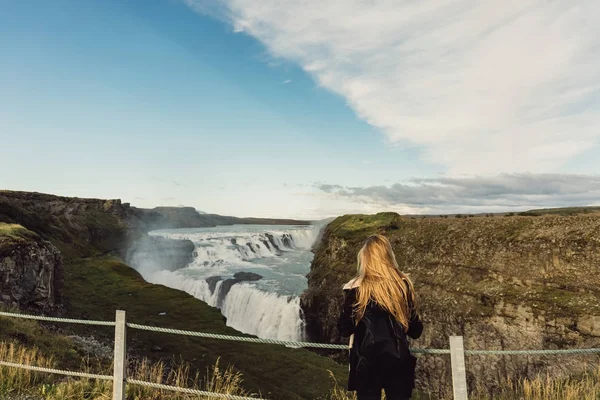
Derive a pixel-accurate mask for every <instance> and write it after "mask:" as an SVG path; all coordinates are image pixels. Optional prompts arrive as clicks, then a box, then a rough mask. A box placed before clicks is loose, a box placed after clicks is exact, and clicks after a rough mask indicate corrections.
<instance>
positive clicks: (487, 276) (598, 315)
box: [301, 213, 600, 398]
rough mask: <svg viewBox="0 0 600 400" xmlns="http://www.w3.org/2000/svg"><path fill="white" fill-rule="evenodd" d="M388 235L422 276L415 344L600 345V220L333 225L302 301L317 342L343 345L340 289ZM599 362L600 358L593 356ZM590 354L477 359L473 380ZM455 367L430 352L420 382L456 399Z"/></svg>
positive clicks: (575, 361)
mask: <svg viewBox="0 0 600 400" xmlns="http://www.w3.org/2000/svg"><path fill="white" fill-rule="evenodd" d="M374 233H382V234H384V235H386V236H388V237H389V238H390V240H391V242H392V244H393V246H394V251H395V254H396V257H397V260H398V263H399V265H400V268H401V269H402V270H404V271H405V272H407V273H409V274H410V276H411V277H412V279H413V281H414V283H415V286H416V289H417V291H418V294H419V296H420V300H421V311H422V316H423V319H424V322H425V331H424V334H423V337H422V338H421V339H419V340H418V341H417V342H416V343H415V346H418V347H425V348H448V337H449V336H450V335H463V336H464V338H465V347H466V348H467V349H496V350H497V349H556V348H577V347H581V348H586V347H599V346H600V334H599V332H600V215H599V214H586V215H575V216H538V217H522V216H506V217H476V218H408V217H400V216H398V215H397V214H394V213H385V214H378V215H374V216H364V215H363V216H361V215H356V216H344V217H340V218H338V219H336V220H335V221H334V222H332V223H331V224H329V226H328V227H327V228H326V230H325V232H324V234H323V238H322V241H321V243H320V245H319V246H318V248H317V250H316V254H315V257H314V260H313V263H312V266H311V272H310V273H309V275H308V281H309V282H308V285H309V288H308V290H307V291H306V292H305V293H304V294H303V296H302V299H301V303H302V304H301V305H302V308H303V312H304V315H305V319H306V324H307V331H308V334H309V336H310V338H311V340H316V341H322V342H335V343H338V342H343V340H342V339H341V338H340V337H339V335H338V333H337V330H336V321H337V317H338V315H339V312H340V306H341V301H342V290H341V287H342V285H343V284H344V282H346V281H347V280H349V279H350V278H351V277H352V276H353V275H354V274H355V272H356V254H357V252H358V250H359V249H360V247H361V245H362V243H363V242H364V240H365V239H366V238H367V237H368V236H369V235H371V234H374ZM587 360H589V358H588V359H587ZM585 361H586V358H585V357H583V356H570V357H568V356H561V357H560V358H559V357H558V356H547V357H540V356H531V357H527V356H505V357H499V356H485V357H484V356H471V357H468V358H467V375H468V381H469V385H470V386H471V387H472V388H473V387H475V386H476V385H484V386H486V387H488V388H489V389H490V390H493V388H494V386H495V385H497V384H498V381H499V380H500V379H502V378H503V377H510V378H513V379H514V378H516V377H519V376H532V375H534V374H536V373H538V372H542V373H546V372H548V373H550V374H552V375H553V376H561V375H567V374H570V373H577V372H578V371H581V370H582V368H583V367H584V365H585ZM449 374H450V362H449V358H448V357H446V356H423V357H420V359H419V363H418V371H417V376H418V378H417V384H418V387H419V388H420V389H422V390H424V391H425V392H430V393H433V394H434V397H436V398H446V397H447V396H448V394H449V390H448V389H449V383H450V382H451V378H450V375H449Z"/></svg>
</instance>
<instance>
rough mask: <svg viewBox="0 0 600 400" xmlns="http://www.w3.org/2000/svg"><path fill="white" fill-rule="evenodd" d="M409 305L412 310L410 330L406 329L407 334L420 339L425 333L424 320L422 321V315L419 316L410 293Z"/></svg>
mask: <svg viewBox="0 0 600 400" xmlns="http://www.w3.org/2000/svg"><path fill="white" fill-rule="evenodd" d="M408 307H409V310H410V321H409V323H408V330H407V331H406V335H407V336H409V337H411V338H413V339H418V338H419V337H421V334H422V333H423V322H422V321H421V317H420V316H419V314H418V312H417V310H416V307H415V306H414V304H413V302H412V301H410V294H409V301H408Z"/></svg>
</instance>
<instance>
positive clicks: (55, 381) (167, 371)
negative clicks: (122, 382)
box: [0, 343, 255, 400]
mask: <svg viewBox="0 0 600 400" xmlns="http://www.w3.org/2000/svg"><path fill="white" fill-rule="evenodd" d="M0 360H3V361H8V362H13V363H17V364H26V365H35V366H42V367H46V368H60V367H57V365H56V362H55V361H54V360H53V359H52V358H46V357H44V356H43V355H42V354H40V352H39V351H38V350H37V349H35V348H33V349H29V348H26V347H23V346H20V345H18V344H14V343H0ZM81 371H84V372H88V373H101V374H105V375H111V371H106V366H102V364H101V363H100V362H99V361H98V362H92V361H91V360H90V359H83V360H82V367H81ZM128 376H129V377H131V378H133V379H137V380H144V381H148V382H153V383H162V384H166V385H172V386H180V387H189V388H193V389H198V390H204V391H209V392H217V393H223V394H231V395H237V396H246V397H254V396H255V395H254V394H252V393H249V392H248V391H246V390H245V389H244V388H242V375H241V373H239V372H237V371H235V370H234V369H233V367H232V366H228V367H226V368H222V367H221V365H220V364H219V360H217V362H216V363H215V364H214V365H213V366H212V368H211V369H209V370H208V371H207V373H206V375H205V376H204V377H202V376H200V374H194V375H192V374H191V372H190V365H189V364H187V363H185V362H179V363H177V364H175V365H172V366H167V365H166V364H164V363H162V362H159V363H150V362H149V361H148V360H146V359H143V360H141V361H139V362H134V363H132V364H131V365H130V366H129V368H128ZM11 394H13V395H14V394H33V395H39V396H41V398H43V399H45V400H75V399H89V400H110V399H111V398H112V382H111V381H100V380H95V379H87V378H81V379H74V378H67V377H57V376H55V375H49V374H43V373H38V372H32V371H28V370H24V369H17V368H10V367H4V366H0V398H5V397H8V396H9V395H11ZM127 399H128V400H159V399H165V400H184V399H185V400H191V399H194V400H200V399H202V400H204V399H206V400H208V399H209V398H207V397H204V396H193V395H187V394H178V393H176V392H171V391H163V390H158V389H153V388H147V387H143V386H139V385H127ZM211 399H212V398H211Z"/></svg>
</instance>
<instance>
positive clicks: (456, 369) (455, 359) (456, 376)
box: [450, 336, 467, 400]
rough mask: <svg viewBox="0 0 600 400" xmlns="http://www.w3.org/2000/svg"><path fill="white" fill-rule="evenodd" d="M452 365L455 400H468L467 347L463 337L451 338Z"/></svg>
mask: <svg viewBox="0 0 600 400" xmlns="http://www.w3.org/2000/svg"><path fill="white" fill-rule="evenodd" d="M450 363H451V366H452V389H453V392H454V400H467V373H466V370H465V346H464V342H463V337H462V336H450Z"/></svg>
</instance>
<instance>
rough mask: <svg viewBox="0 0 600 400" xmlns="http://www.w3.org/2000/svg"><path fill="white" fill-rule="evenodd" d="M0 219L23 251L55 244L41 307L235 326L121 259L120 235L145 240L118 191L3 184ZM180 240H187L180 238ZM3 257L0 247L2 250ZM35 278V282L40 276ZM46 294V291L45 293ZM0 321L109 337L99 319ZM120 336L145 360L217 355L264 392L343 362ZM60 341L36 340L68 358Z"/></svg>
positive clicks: (312, 393)
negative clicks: (56, 276)
mask: <svg viewBox="0 0 600 400" xmlns="http://www.w3.org/2000/svg"><path fill="white" fill-rule="evenodd" d="M0 222H2V223H5V224H4V225H2V226H3V227H4V228H3V230H2V231H0V246H2V247H3V248H4V244H5V243H9V242H10V246H11V247H10V248H11V251H18V252H22V253H23V254H25V253H26V252H27V246H35V245H37V242H38V241H39V243H40V245H43V246H51V247H48V248H49V249H50V248H55V249H57V252H58V251H59V252H60V260H58V259H57V260H55V261H56V262H55V263H54V264H53V268H54V270H55V271H59V272H60V273H61V274H64V281H63V280H61V285H57V286H55V288H60V296H59V297H60V299H61V300H60V304H59V305H57V306H56V307H42V308H43V309H45V310H46V312H47V313H48V314H52V315H63V316H67V317H73V318H83V319H114V312H115V310H116V309H122V310H126V311H127V315H128V320H129V322H135V323H140V324H149V325H159V326H167V327H173V328H179V329H187V330H198V331H204V332H213V333H221V334H229V335H239V334H240V333H239V332H237V331H235V330H234V329H232V328H229V327H227V326H226V325H225V321H224V318H223V317H222V316H221V314H220V312H219V311H218V310H217V309H215V308H212V307H210V306H208V305H207V304H205V303H203V302H201V301H199V300H197V299H195V298H194V297H192V296H190V295H188V294H186V293H184V292H181V291H177V290H174V289H170V288H167V287H165V286H162V285H152V284H149V283H147V282H145V281H144V280H143V279H142V278H141V276H140V275H139V274H138V273H137V272H136V271H135V270H133V269H132V268H129V267H128V266H127V265H126V264H124V263H123V261H122V260H123V258H124V256H125V255H126V254H127V250H128V245H129V244H130V243H132V242H138V241H147V240H149V239H148V236H147V235H146V234H145V233H144V232H145V231H146V230H147V229H149V228H150V227H151V224H150V223H149V222H148V220H147V219H145V218H144V217H143V215H141V214H140V212H139V210H138V209H134V208H132V207H130V206H129V205H128V204H123V203H121V202H120V201H119V200H98V199H76V198H67V197H59V196H51V195H44V194H38V193H23V192H6V191H4V192H0ZM8 224H11V225H8ZM15 224H19V225H20V227H17V226H16V225H15ZM21 227H22V228H21ZM163 245H165V246H169V243H166V242H163ZM175 246H176V247H177V246H179V245H175ZM181 247H182V248H184V249H185V248H187V246H186V245H185V243H184V244H182V245H181ZM6 248H8V245H7V246H6ZM170 248H172V246H170ZM6 259H7V258H6V257H2V260H6ZM59 261H60V262H59ZM0 262H1V260H0ZM21 264H22V265H23V268H25V269H26V270H27V271H32V267H30V266H29V265H30V264H27V263H21ZM11 265H12V264H11ZM0 275H2V279H4V278H5V277H6V275H4V272H3V270H2V268H1V264H0ZM44 282H45V281H44ZM39 286H40V287H44V284H41V285H39ZM46 286H47V285H46ZM34 293H36V292H35V290H34ZM46 293H47V291H46ZM57 294H58V293H57ZM46 298H47V299H48V301H50V297H49V296H46ZM53 301H54V300H53ZM9 303H10V302H9ZM31 303H32V304H25V305H23V307H22V309H27V310H30V311H36V310H38V311H39V307H36V306H35V304H34V303H35V301H32V302H31ZM9 305H10V304H9ZM165 313H166V314H165ZM1 321H2V322H1V323H0V325H1V326H2V328H1V329H0V340H11V341H17V342H20V343H27V344H36V343H37V342H38V341H41V340H46V339H48V338H51V337H52V338H54V337H55V336H56V337H57V341H60V340H62V339H60V340H59V336H60V337H63V336H64V335H72V334H77V335H80V336H90V335H93V336H94V337H95V338H96V339H99V340H100V341H101V342H104V343H106V344H108V345H109V346H110V341H111V338H112V335H113V332H112V330H111V329H109V328H106V329H104V328H87V327H85V326H84V327H77V326H73V325H66V326H65V325H61V326H49V325H44V326H45V327H48V328H51V329H50V330H45V329H42V328H35V329H33V330H32V332H29V333H28V332H23V331H21V330H19V329H18V328H14V329H13V328H11V327H12V326H13V322H12V321H11V320H9V319H4V318H2V319H1ZM14 326H17V325H14ZM40 330H41V332H43V333H41V332H40ZM128 342H129V348H130V351H132V353H131V356H134V357H140V356H147V357H149V358H150V359H151V360H159V359H162V360H169V359H179V358H180V357H181V358H183V359H184V360H187V361H189V362H191V363H192V366H193V368H195V369H196V370H197V371H199V372H200V374H202V375H203V374H204V372H205V371H206V369H207V367H209V366H210V365H212V364H213V363H214V362H215V361H216V359H217V357H221V364H222V365H224V364H232V365H234V366H235V368H236V369H237V370H238V371H241V372H242V373H243V376H244V386H245V387H246V388H248V389H250V390H252V391H254V392H261V393H262V394H263V395H265V396H268V398H273V399H290V400H293V399H314V398H317V397H320V396H323V395H325V394H326V393H327V392H328V391H329V389H330V388H331V386H332V381H331V379H330V377H329V373H328V372H327V370H332V371H334V372H335V374H336V375H337V376H338V377H339V378H340V379H344V376H345V374H346V368H345V367H342V366H339V365H337V364H335V363H334V362H332V361H331V360H328V359H326V358H323V357H320V356H318V355H316V354H315V353H313V352H310V351H307V350H299V349H288V348H284V347H282V346H269V345H258V344H247V343H238V342H227V341H214V340H204V339H194V338H188V337H183V336H174V335H165V334H156V333H147V332H142V331H135V330H131V329H130V330H129V331H128ZM61 343H62V342H61ZM42 344H43V343H42ZM62 347H64V346H61V349H54V348H52V347H51V346H46V347H45V349H46V351H49V352H53V353H54V352H55V353H56V357H58V358H59V359H60V360H61V363H62V364H61V365H63V366H64V367H68V366H72V364H73V359H72V357H71V358H69V359H68V358H67V356H65V355H64V354H63V352H64V351H65V349H64V348H62ZM67 348H68V347H67ZM68 354H71V353H70V352H68ZM71 355H72V354H71ZM259 360H260V362H258V361H259ZM75 367H77V366H75ZM192 375H193V374H192Z"/></svg>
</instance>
